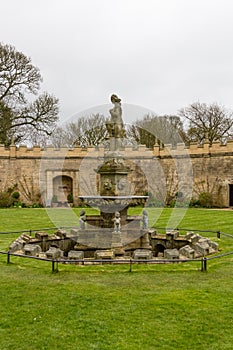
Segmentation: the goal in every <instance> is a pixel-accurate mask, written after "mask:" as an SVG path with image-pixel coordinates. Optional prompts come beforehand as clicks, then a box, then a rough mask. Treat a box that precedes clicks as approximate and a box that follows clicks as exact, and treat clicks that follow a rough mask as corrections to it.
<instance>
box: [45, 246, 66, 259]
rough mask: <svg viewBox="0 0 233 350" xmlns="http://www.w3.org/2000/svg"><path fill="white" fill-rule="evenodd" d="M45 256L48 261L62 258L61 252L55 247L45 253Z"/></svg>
mask: <svg viewBox="0 0 233 350" xmlns="http://www.w3.org/2000/svg"><path fill="white" fill-rule="evenodd" d="M45 255H46V257H47V258H48V259H58V258H60V257H62V256H63V252H62V251H61V250H60V249H59V248H56V247H50V248H49V250H47V252H45Z"/></svg>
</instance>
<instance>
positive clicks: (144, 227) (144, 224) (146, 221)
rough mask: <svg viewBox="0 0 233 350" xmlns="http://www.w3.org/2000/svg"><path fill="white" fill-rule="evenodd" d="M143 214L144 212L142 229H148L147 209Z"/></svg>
mask: <svg viewBox="0 0 233 350" xmlns="http://www.w3.org/2000/svg"><path fill="white" fill-rule="evenodd" d="M142 214H143V216H142V229H143V230H146V229H148V212H147V210H143V212H142Z"/></svg>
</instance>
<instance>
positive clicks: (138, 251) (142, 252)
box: [133, 249, 153, 260]
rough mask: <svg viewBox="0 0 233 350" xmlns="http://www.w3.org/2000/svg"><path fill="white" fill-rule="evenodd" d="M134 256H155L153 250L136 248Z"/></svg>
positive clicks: (138, 257)
mask: <svg viewBox="0 0 233 350" xmlns="http://www.w3.org/2000/svg"><path fill="white" fill-rule="evenodd" d="M133 258H134V259H135V260H151V259H152V258H153V254H152V251H151V250H147V249H136V250H135V251H134V252H133Z"/></svg>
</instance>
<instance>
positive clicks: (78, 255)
mask: <svg viewBox="0 0 233 350" xmlns="http://www.w3.org/2000/svg"><path fill="white" fill-rule="evenodd" d="M68 259H69V260H82V259H84V252H83V251H80V250H70V251H69V253H68Z"/></svg>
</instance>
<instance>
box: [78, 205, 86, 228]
mask: <svg viewBox="0 0 233 350" xmlns="http://www.w3.org/2000/svg"><path fill="white" fill-rule="evenodd" d="M85 214H86V213H85V211H84V210H82V211H81V212H80V217H79V225H80V229H81V230H85V222H86V215H85Z"/></svg>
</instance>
